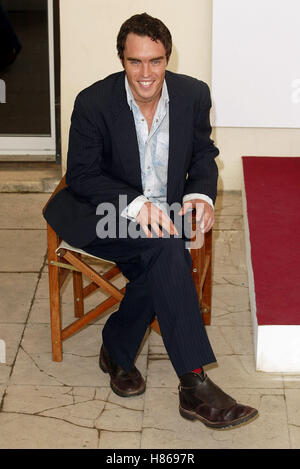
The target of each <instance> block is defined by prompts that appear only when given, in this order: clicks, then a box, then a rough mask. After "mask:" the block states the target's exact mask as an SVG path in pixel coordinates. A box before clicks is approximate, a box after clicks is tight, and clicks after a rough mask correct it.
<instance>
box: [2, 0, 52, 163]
mask: <svg viewBox="0 0 300 469" xmlns="http://www.w3.org/2000/svg"><path fill="white" fill-rule="evenodd" d="M53 44H54V41H53V0H0V157H1V155H11V158H12V159H13V155H31V156H32V158H31V159H32V161H34V160H35V158H38V157H40V156H41V155H48V157H47V160H49V159H51V155H52V156H53V160H55V150H56V148H55V146H56V144H55V92H54V45H53ZM7 160H9V158H8V159H6V161H7Z"/></svg>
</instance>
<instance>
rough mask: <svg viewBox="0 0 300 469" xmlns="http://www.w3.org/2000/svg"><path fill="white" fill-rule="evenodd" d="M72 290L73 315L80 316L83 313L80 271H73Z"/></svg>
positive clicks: (77, 255)
mask: <svg viewBox="0 0 300 469" xmlns="http://www.w3.org/2000/svg"><path fill="white" fill-rule="evenodd" d="M76 257H81V255H80V254H76ZM73 292H74V312H75V317H76V318H81V317H82V316H83V315H84V304H83V282H82V273H81V272H76V271H74V272H73Z"/></svg>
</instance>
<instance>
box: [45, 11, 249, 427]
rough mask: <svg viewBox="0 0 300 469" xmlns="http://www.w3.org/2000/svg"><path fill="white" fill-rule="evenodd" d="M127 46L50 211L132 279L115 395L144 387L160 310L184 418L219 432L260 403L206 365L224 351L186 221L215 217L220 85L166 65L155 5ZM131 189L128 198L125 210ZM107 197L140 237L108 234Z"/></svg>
mask: <svg viewBox="0 0 300 469" xmlns="http://www.w3.org/2000/svg"><path fill="white" fill-rule="evenodd" d="M117 49H118V55H119V58H120V60H121V63H122V65H123V67H124V71H123V72H120V73H116V74H113V75H110V76H109V77H107V78H105V79H104V80H101V81H99V82H97V83H95V84H93V85H91V86H90V87H88V88H87V89H85V90H83V91H82V92H81V93H79V95H78V96H77V98H76V101H75V106H74V111H73V114H72V124H71V129H70V139H69V152H68V168H67V175H66V180H67V184H68V188H67V189H64V190H63V191H61V192H60V193H59V194H58V195H56V197H55V198H53V199H52V201H51V202H50V203H49V204H48V207H47V211H46V213H45V216H46V219H47V220H48V222H49V223H50V225H52V226H53V228H54V229H55V231H56V232H57V233H58V234H59V235H60V236H61V237H62V238H63V239H64V240H66V241H67V242H69V243H70V244H72V245H74V246H77V247H82V248H83V249H84V250H85V251H87V252H89V253H91V254H93V255H96V256H98V257H102V258H105V259H109V260H113V261H114V262H116V263H117V265H118V266H119V268H120V269H121V271H122V272H123V274H124V275H125V276H126V277H127V278H128V280H129V283H128V284H127V286H126V295H125V297H124V299H123V301H122V302H121V304H120V307H119V310H118V311H117V312H115V313H114V314H112V315H111V316H110V317H109V319H108V321H107V322H106V325H105V327H104V329H103V345H102V347H101V351H100V359H99V365H100V368H101V369H102V370H103V371H104V372H106V373H109V374H110V378H111V388H112V389H113V391H114V392H115V393H116V394H118V395H120V396H123V397H128V396H134V395H138V394H141V393H143V392H144V391H145V381H144V379H143V377H142V376H141V374H140V372H139V371H138V370H137V368H136V367H135V366H134V361H135V358H136V354H137V352H138V349H139V346H140V344H141V341H142V339H143V337H144V335H145V332H146V330H147V328H148V326H149V324H150V322H151V321H152V319H153V318H154V316H155V315H156V316H157V318H158V321H159V325H160V329H161V333H162V338H163V340H164V344H165V347H166V350H167V352H168V354H169V357H170V360H171V362H172V364H173V366H174V369H175V371H176V373H177V375H178V377H179V379H180V385H179V400H180V405H179V410H180V413H181V415H182V416H183V417H185V418H188V419H191V420H194V419H199V420H200V421H202V422H203V423H204V424H205V425H207V426H209V427H213V428H227V427H230V426H234V425H237V424H240V423H243V422H246V421H249V420H250V419H252V418H253V417H254V416H256V415H257V411H256V410H255V409H253V408H251V407H248V406H244V405H241V404H238V403H236V401H235V400H234V399H232V398H231V397H230V396H228V395H227V394H225V393H224V392H223V391H222V390H221V389H220V388H219V387H218V386H216V385H215V384H214V383H213V382H212V381H211V380H210V379H209V378H208V376H207V375H206V373H205V372H204V369H203V366H204V365H206V364H208V363H211V362H214V361H216V359H215V356H214V353H213V351H212V349H211V346H210V343H209V340H208V337H207V334H206V331H205V328H204V325H203V322H202V317H201V313H200V311H199V304H198V299H197V295H196V291H195V286H194V283H193V280H192V276H191V256H190V253H189V251H188V249H186V246H185V239H186V238H185V236H180V235H179V230H180V223H178V216H179V217H181V218H184V217H185V216H186V214H187V212H188V211H189V210H190V209H191V208H194V209H195V210H196V218H197V219H198V220H200V219H201V218H202V219H203V230H204V231H208V230H210V228H211V227H212V225H213V221H214V211H213V204H214V202H215V199H216V187H217V175H218V171H217V166H216V163H215V160H214V158H215V157H216V156H217V155H218V153H219V151H218V149H217V148H216V147H215V146H214V144H213V141H212V140H211V139H210V133H211V126H210V121H209V111H210V108H211V100H210V93H209V88H208V86H207V85H206V84H205V83H203V82H201V81H198V80H196V79H194V78H191V77H188V76H184V75H177V74H174V73H171V72H169V71H166V66H167V63H168V60H169V57H170V54H171V50H172V39H171V35H170V32H169V30H168V29H167V28H166V26H165V25H164V24H163V23H162V22H161V21H160V20H158V19H155V18H152V17H151V16H149V15H147V14H146V13H144V14H141V15H134V16H133V17H132V18H129V19H128V20H127V21H125V23H124V24H123V25H122V27H121V29H120V32H119V35H118V39H117ZM121 196H123V197H125V196H126V200H127V203H126V205H125V206H124V207H122V206H121V205H122V204H121V203H120V200H121ZM107 203H109V204H111V205H113V207H115V208H116V209H117V211H116V213H117V215H116V217H115V218H116V220H114V221H115V223H116V224H117V226H118V227H119V226H120V225H121V224H122V223H123V222H124V220H126V222H125V223H126V224H127V225H128V226H129V225H130V223H131V224H132V223H133V224H134V226H135V227H139V228H140V230H141V236H138V237H136V236H134V237H131V236H125V237H124V236H120V235H119V234H114V235H113V236H109V237H106V238H105V237H104V235H103V231H104V230H103V225H101V223H99V219H100V222H101V220H102V221H103V217H102V218H101V217H100V215H99V214H100V213H102V215H103V213H104V212H103V211H102V209H101V207H103V206H104V205H103V204H107ZM176 203H177V204H178V207H179V210H178V212H179V213H177V214H176V213H175V215H177V219H176V216H174V214H173V215H171V214H170V211H169V210H168V207H170V205H172V204H176ZM182 203H183V204H182ZM97 207H98V208H97ZM96 208H97V213H96ZM119 215H120V216H119ZM175 219H176V220H177V221H175ZM99 226H100V228H99ZM101 227H102V228H101ZM96 230H97V235H98V236H96ZM118 233H119V231H118Z"/></svg>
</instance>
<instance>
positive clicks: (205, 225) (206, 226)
mask: <svg viewBox="0 0 300 469" xmlns="http://www.w3.org/2000/svg"><path fill="white" fill-rule="evenodd" d="M192 208H194V209H196V222H201V230H202V231H203V233H207V232H208V231H209V230H210V229H211V228H212V226H213V224H214V221H215V216H214V210H213V208H212V207H211V206H210V205H209V204H208V203H207V202H206V201H204V200H202V199H192V200H188V201H186V202H184V204H183V205H182V207H181V209H180V211H179V212H178V215H185V214H186V213H187V211H188V210H190V209H192Z"/></svg>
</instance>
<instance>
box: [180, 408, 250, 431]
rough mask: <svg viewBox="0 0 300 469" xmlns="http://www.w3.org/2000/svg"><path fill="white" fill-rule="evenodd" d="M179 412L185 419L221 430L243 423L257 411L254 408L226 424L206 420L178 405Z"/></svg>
mask: <svg viewBox="0 0 300 469" xmlns="http://www.w3.org/2000/svg"><path fill="white" fill-rule="evenodd" d="M179 413H180V415H181V416H182V417H183V418H185V419H187V420H200V421H201V422H202V423H204V425H206V426H207V427H209V428H214V429H216V430H222V429H226V428H232V427H237V426H238V425H242V424H244V423H247V422H249V421H250V420H252V419H254V417H257V416H258V411H257V410H254V411H253V412H251V414H249V415H245V417H242V418H240V419H236V420H233V421H232V422H230V423H228V424H225V423H212V422H210V421H209V420H206V419H205V418H204V417H201V416H200V415H198V414H197V413H196V412H192V411H190V410H186V409H183V408H182V407H180V406H179Z"/></svg>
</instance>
